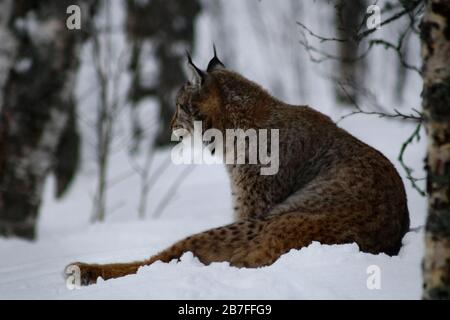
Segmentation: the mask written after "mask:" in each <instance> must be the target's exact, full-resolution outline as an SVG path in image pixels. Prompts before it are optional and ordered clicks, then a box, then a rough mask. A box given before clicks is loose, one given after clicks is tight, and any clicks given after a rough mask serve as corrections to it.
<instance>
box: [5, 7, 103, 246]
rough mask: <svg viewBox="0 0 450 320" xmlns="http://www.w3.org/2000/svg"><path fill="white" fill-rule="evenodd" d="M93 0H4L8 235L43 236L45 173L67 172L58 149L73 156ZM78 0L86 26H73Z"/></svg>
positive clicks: (6, 220) (6, 232)
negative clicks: (82, 53) (39, 225)
mask: <svg viewBox="0 0 450 320" xmlns="http://www.w3.org/2000/svg"><path fill="white" fill-rule="evenodd" d="M92 3H94V1H93V0H79V1H69V0H61V1H27V0H15V1H14V0H3V1H1V2H0V6H1V8H0V12H1V14H0V19H1V20H0V34H1V42H0V47H1V51H2V57H1V58H0V60H1V63H0V68H1V76H0V78H1V79H0V90H1V91H0V235H3V236H19V237H23V238H27V239H33V238H35V236H36V231H35V230H36V222H37V217H38V211H39V207H40V204H41V196H42V189H43V185H44V181H45V178H46V177H47V175H48V174H49V172H50V171H51V170H52V169H54V171H57V172H65V171H67V166H66V165H64V164H62V163H61V162H60V163H59V164H58V161H64V158H61V157H57V154H58V152H59V151H61V150H62V153H63V154H67V150H65V148H64V147H62V146H61V142H62V141H66V142H67V141H71V138H70V137H68V136H67V133H68V132H69V134H70V132H73V130H72V129H73V128H69V129H67V128H68V127H67V126H68V125H69V127H70V126H72V127H73V125H74V124H73V121H70V116H71V115H72V116H74V106H75V104H74V100H73V94H72V93H73V88H74V84H75V77H76V70H77V65H78V55H79V54H78V51H79V49H80V46H81V43H82V41H83V39H84V38H85V36H84V34H85V33H84V32H85V31H86V30H83V28H86V26H87V25H88V23H89V20H90V19H89V17H88V15H89V14H90V13H91V10H90V8H91V5H92ZM72 4H78V5H80V7H81V9H82V11H81V14H82V16H81V18H82V19H81V21H82V23H81V26H82V30H69V29H68V28H67V27H66V19H67V18H68V16H69V15H68V14H67V13H66V11H67V8H68V6H70V5H72ZM83 15H85V16H83ZM72 120H73V119H72ZM75 140H76V139H75ZM64 150H65V151H64ZM69 151H70V150H69ZM69 153H71V152H69ZM70 161H72V159H71V160H70ZM69 171H70V169H69ZM57 181H58V182H61V181H65V179H57ZM63 183H64V182H63ZM57 189H58V191H57V193H58V194H59V193H61V189H64V187H61V186H58V187H57Z"/></svg>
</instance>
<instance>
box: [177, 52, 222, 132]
mask: <svg viewBox="0 0 450 320" xmlns="http://www.w3.org/2000/svg"><path fill="white" fill-rule="evenodd" d="M187 60H188V65H189V67H190V69H191V71H192V80H190V81H187V82H186V83H185V84H184V85H183V87H182V88H181V89H180V90H179V91H178V94H177V98H176V111H175V114H174V116H173V118H172V122H171V127H172V130H177V129H185V130H187V131H189V132H190V133H192V130H193V124H194V121H203V129H204V130H206V129H208V128H210V127H211V126H212V123H213V121H214V117H215V116H214V114H216V113H218V110H219V109H220V106H221V101H220V100H221V94H220V88H219V84H218V81H217V77H215V76H214V74H215V73H216V72H217V71H219V70H222V71H224V70H225V66H224V64H223V63H222V62H221V61H220V60H219V58H218V57H217V54H216V50H215V48H214V57H213V58H212V59H211V61H210V62H209V64H208V67H207V69H206V71H203V70H201V69H199V68H198V67H197V66H196V65H195V64H194V63H193V62H192V58H191V56H190V55H189V53H187Z"/></svg>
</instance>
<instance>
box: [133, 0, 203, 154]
mask: <svg viewBox="0 0 450 320" xmlns="http://www.w3.org/2000/svg"><path fill="white" fill-rule="evenodd" d="M126 4H127V22H126V23H127V26H126V31H127V37H128V39H129V41H130V46H131V47H132V48H133V49H132V53H133V54H132V60H131V63H130V67H129V69H130V71H131V73H132V83H131V88H130V93H129V99H130V101H131V102H132V107H133V108H136V105H137V104H138V103H139V102H140V101H141V100H143V99H145V98H149V97H152V98H156V100H157V101H158V104H159V130H158V132H157V136H156V138H155V145H156V146H164V145H168V144H170V136H171V133H172V132H171V129H170V119H171V117H172V115H173V110H174V107H175V106H174V98H175V94H176V92H177V90H178V88H179V87H180V85H181V84H182V83H183V82H184V81H185V76H184V72H183V64H184V63H185V60H186V53H185V50H186V49H190V48H192V46H193V42H194V23H195V18H196V16H197V15H198V14H199V13H200V9H201V7H200V3H199V1H198V0H191V1H177V0H153V1H147V2H143V1H136V0H127V2H126ZM167 21H172V22H171V23H167ZM144 44H150V47H151V48H152V50H151V52H148V51H145V50H143V48H145V46H144ZM211 46H212V44H211ZM147 47H148V46H147ZM152 60H154V61H155V62H156V64H157V71H156V73H157V74H156V75H152V74H145V73H144V68H142V64H143V62H145V61H152ZM148 78H154V79H156V81H149V80H148ZM132 111H133V112H135V111H136V110H132ZM133 125H135V126H139V124H138V123H137V122H136V121H134V123H133ZM134 132H135V133H136V135H135V138H137V139H140V138H141V135H140V133H141V132H142V129H141V128H139V127H135V128H134ZM138 145H139V141H134V147H133V150H132V151H137V149H138Z"/></svg>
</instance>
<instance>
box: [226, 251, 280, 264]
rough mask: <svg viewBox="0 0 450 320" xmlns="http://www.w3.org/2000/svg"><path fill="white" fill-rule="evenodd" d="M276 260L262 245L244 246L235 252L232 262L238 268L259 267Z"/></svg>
mask: <svg viewBox="0 0 450 320" xmlns="http://www.w3.org/2000/svg"><path fill="white" fill-rule="evenodd" d="M274 261H275V259H274V258H273V257H272V256H271V255H270V254H269V252H268V251H267V250H264V249H262V248H260V247H258V248H255V247H244V248H239V249H236V250H235V251H234V252H233V255H232V257H231V261H230V264H231V265H232V266H235V267H238V268H242V267H245V268H258V267H263V266H267V265H270V264H272V263H273V262H274Z"/></svg>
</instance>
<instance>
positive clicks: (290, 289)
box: [0, 118, 425, 299]
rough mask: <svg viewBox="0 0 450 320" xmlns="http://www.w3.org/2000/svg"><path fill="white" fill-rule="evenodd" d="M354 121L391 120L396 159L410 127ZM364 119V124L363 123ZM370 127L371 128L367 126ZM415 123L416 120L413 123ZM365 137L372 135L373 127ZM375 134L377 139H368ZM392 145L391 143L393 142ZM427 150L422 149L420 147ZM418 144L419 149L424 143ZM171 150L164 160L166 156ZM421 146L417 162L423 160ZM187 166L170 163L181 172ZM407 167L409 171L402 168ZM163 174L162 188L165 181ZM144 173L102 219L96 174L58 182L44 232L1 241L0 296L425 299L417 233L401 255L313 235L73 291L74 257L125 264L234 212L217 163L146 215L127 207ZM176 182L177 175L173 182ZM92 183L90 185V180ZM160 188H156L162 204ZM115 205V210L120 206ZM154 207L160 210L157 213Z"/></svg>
mask: <svg viewBox="0 0 450 320" xmlns="http://www.w3.org/2000/svg"><path fill="white" fill-rule="evenodd" d="M360 121H361V119H359V120H357V119H356V118H355V120H348V122H346V123H347V124H351V126H349V127H350V128H349V129H351V131H360V132H365V133H366V134H367V135H368V136H372V133H371V131H372V130H378V129H377V128H379V127H378V126H379V125H381V124H382V125H383V131H382V133H380V135H381V136H382V137H383V139H376V141H369V142H373V144H374V145H377V147H379V148H380V149H381V150H383V152H384V153H385V154H386V155H387V156H388V157H389V158H390V159H392V160H393V161H395V157H396V153H397V152H398V144H397V140H401V139H402V138H403V136H404V135H405V134H407V133H408V131H407V130H405V129H406V128H408V127H406V128H402V127H399V126H398V124H396V123H390V122H385V121H383V120H378V119H374V118H371V119H366V120H365V122H364V121H362V123H360ZM358 126H361V127H360V130H358ZM363 128H364V129H363ZM408 129H409V128H408ZM358 136H360V137H363V136H364V134H359V135H358ZM364 140H366V141H367V140H370V139H364ZM390 144H392V146H391V147H390ZM419 149H420V148H419ZM415 150H417V148H416V149H415ZM166 154H167V152H166V153H161V154H159V155H158V158H157V160H158V161H163V160H164V159H166ZM420 154H421V152H417V154H412V155H410V157H409V160H410V161H412V163H413V164H414V161H416V163H417V165H419V164H420ZM125 163H126V160H124V159H122V161H120V159H116V161H115V162H114V165H113V168H112V172H117V173H120V172H121V171H123V169H121V167H122V166H123V165H124V164H125ZM181 169H182V168H174V170H169V172H171V173H172V174H175V172H176V171H179V170H181ZM400 172H402V171H400ZM169 180H170V179H164V180H161V182H160V183H159V185H158V189H160V190H162V189H164V188H165V187H166V181H169ZM137 182H138V180H137V179H136V177H135V176H133V175H130V177H129V179H127V180H125V181H122V182H121V183H120V184H118V185H117V186H116V187H114V188H112V189H111V193H110V198H111V199H112V200H111V201H110V203H111V206H112V207H114V206H115V207H117V210H111V211H112V212H113V213H112V214H111V215H110V216H109V217H108V219H107V222H106V223H103V224H94V225H90V224H89V214H90V212H91V211H90V209H91V208H90V206H91V202H90V197H91V194H92V190H91V189H92V188H93V184H92V178H91V173H90V172H84V173H83V174H82V175H81V176H79V178H78V179H77V181H76V183H75V185H74V187H73V190H72V191H71V193H70V194H69V196H68V197H67V199H65V200H64V201H63V202H59V203H58V202H55V201H54V200H53V199H52V193H53V190H52V188H53V186H52V181H51V180H50V181H49V183H48V184H47V187H46V197H45V201H44V207H43V210H42V216H41V221H40V225H39V240H38V241H37V242H36V243H29V242H26V241H22V240H5V239H1V240H0V297H1V298H7V299H17V298H32V299H42V298H43V299H103V298H112V299H119V298H123V299H131V298H134V299H165V298H177V299H178V298H179V299H183V298H185V299H202V298H205V299H215V298H230V299H231V298H261V299H263V298H267V299H315V298H324V299H348V298H349V299H357V298H361V299H384V298H386V299H391V298H396V299H417V298H419V297H420V289H421V282H420V261H421V257H422V252H423V246H422V233H420V232H419V233H415V232H410V233H408V234H407V235H406V237H405V239H404V244H405V245H404V247H403V249H402V250H401V252H400V255H399V256H398V257H388V256H386V255H383V254H381V255H371V254H365V253H361V252H359V251H358V248H357V246H356V245H355V244H348V245H336V246H322V245H320V244H319V243H313V244H312V245H310V246H309V247H307V248H304V249H302V250H292V251H291V252H289V253H288V254H286V255H284V256H283V257H282V258H281V259H279V260H278V261H277V262H276V263H275V264H273V265H272V266H269V267H265V268H260V269H237V268H234V267H230V266H229V265H228V264H227V263H214V264H212V265H210V266H204V265H202V264H201V263H199V262H198V260H196V259H195V258H194V257H193V256H192V254H190V253H188V254H185V255H184V256H183V258H182V261H181V262H180V263H175V262H173V263H171V264H162V263H156V264H154V265H152V266H148V267H144V268H142V269H141V270H140V271H139V273H138V274H137V275H132V276H128V277H125V278H121V279H114V280H109V281H106V282H100V283H99V284H97V285H93V286H90V287H86V288H82V289H80V290H68V289H67V288H66V285H65V282H64V280H63V278H62V272H63V268H64V266H65V265H66V264H67V263H69V262H72V261H86V262H99V263H106V262H118V261H130V260H134V259H143V258H146V257H148V256H149V255H151V254H154V253H156V252H157V251H159V250H161V249H163V248H164V247H166V246H168V245H170V244H171V243H172V242H173V241H176V240H178V239H180V238H182V237H185V236H187V235H189V234H191V233H194V232H198V231H202V230H205V229H207V228H210V227H215V226H219V225H221V224H224V223H228V222H230V221H231V219H232V213H231V208H230V198H229V190H228V188H229V186H228V180H227V177H226V175H225V171H224V170H223V169H222V168H221V167H220V166H217V165H214V166H206V165H203V166H197V167H196V168H195V169H194V170H193V171H192V172H191V173H190V175H189V176H188V177H187V179H186V180H185V181H184V182H183V184H182V185H181V186H180V188H179V190H178V192H177V194H176V196H175V197H174V199H173V200H172V202H171V204H170V205H169V206H168V207H167V208H166V209H165V211H164V212H163V213H162V216H161V217H160V218H158V219H151V218H147V219H146V220H145V221H140V220H138V219H137V214H136V210H133V206H131V205H130V206H129V207H128V208H127V207H126V206H125V207H124V206H121V203H122V204H123V203H126V200H127V199H132V198H133V197H136V195H135V193H136V190H137V188H136V184H137ZM167 183H169V182H167ZM86 186H89V187H86ZM406 186H407V188H408V196H409V208H410V212H411V219H412V223H411V224H412V226H418V225H421V224H422V223H423V213H424V212H425V201H424V199H422V198H421V197H420V196H419V195H418V194H417V193H416V192H415V191H413V190H411V188H410V187H409V184H408V183H406ZM160 190H158V191H155V193H154V199H153V200H149V201H155V202H157V201H158V200H159V199H158V196H159V194H161V193H162V192H161V191H160ZM114 212H116V213H114ZM150 215H151V213H150ZM372 265H376V266H378V267H379V268H380V271H381V289H379V290H377V289H375V290H369V289H368V288H367V285H366V281H367V279H368V277H369V275H368V274H367V268H368V267H369V266H372Z"/></svg>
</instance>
